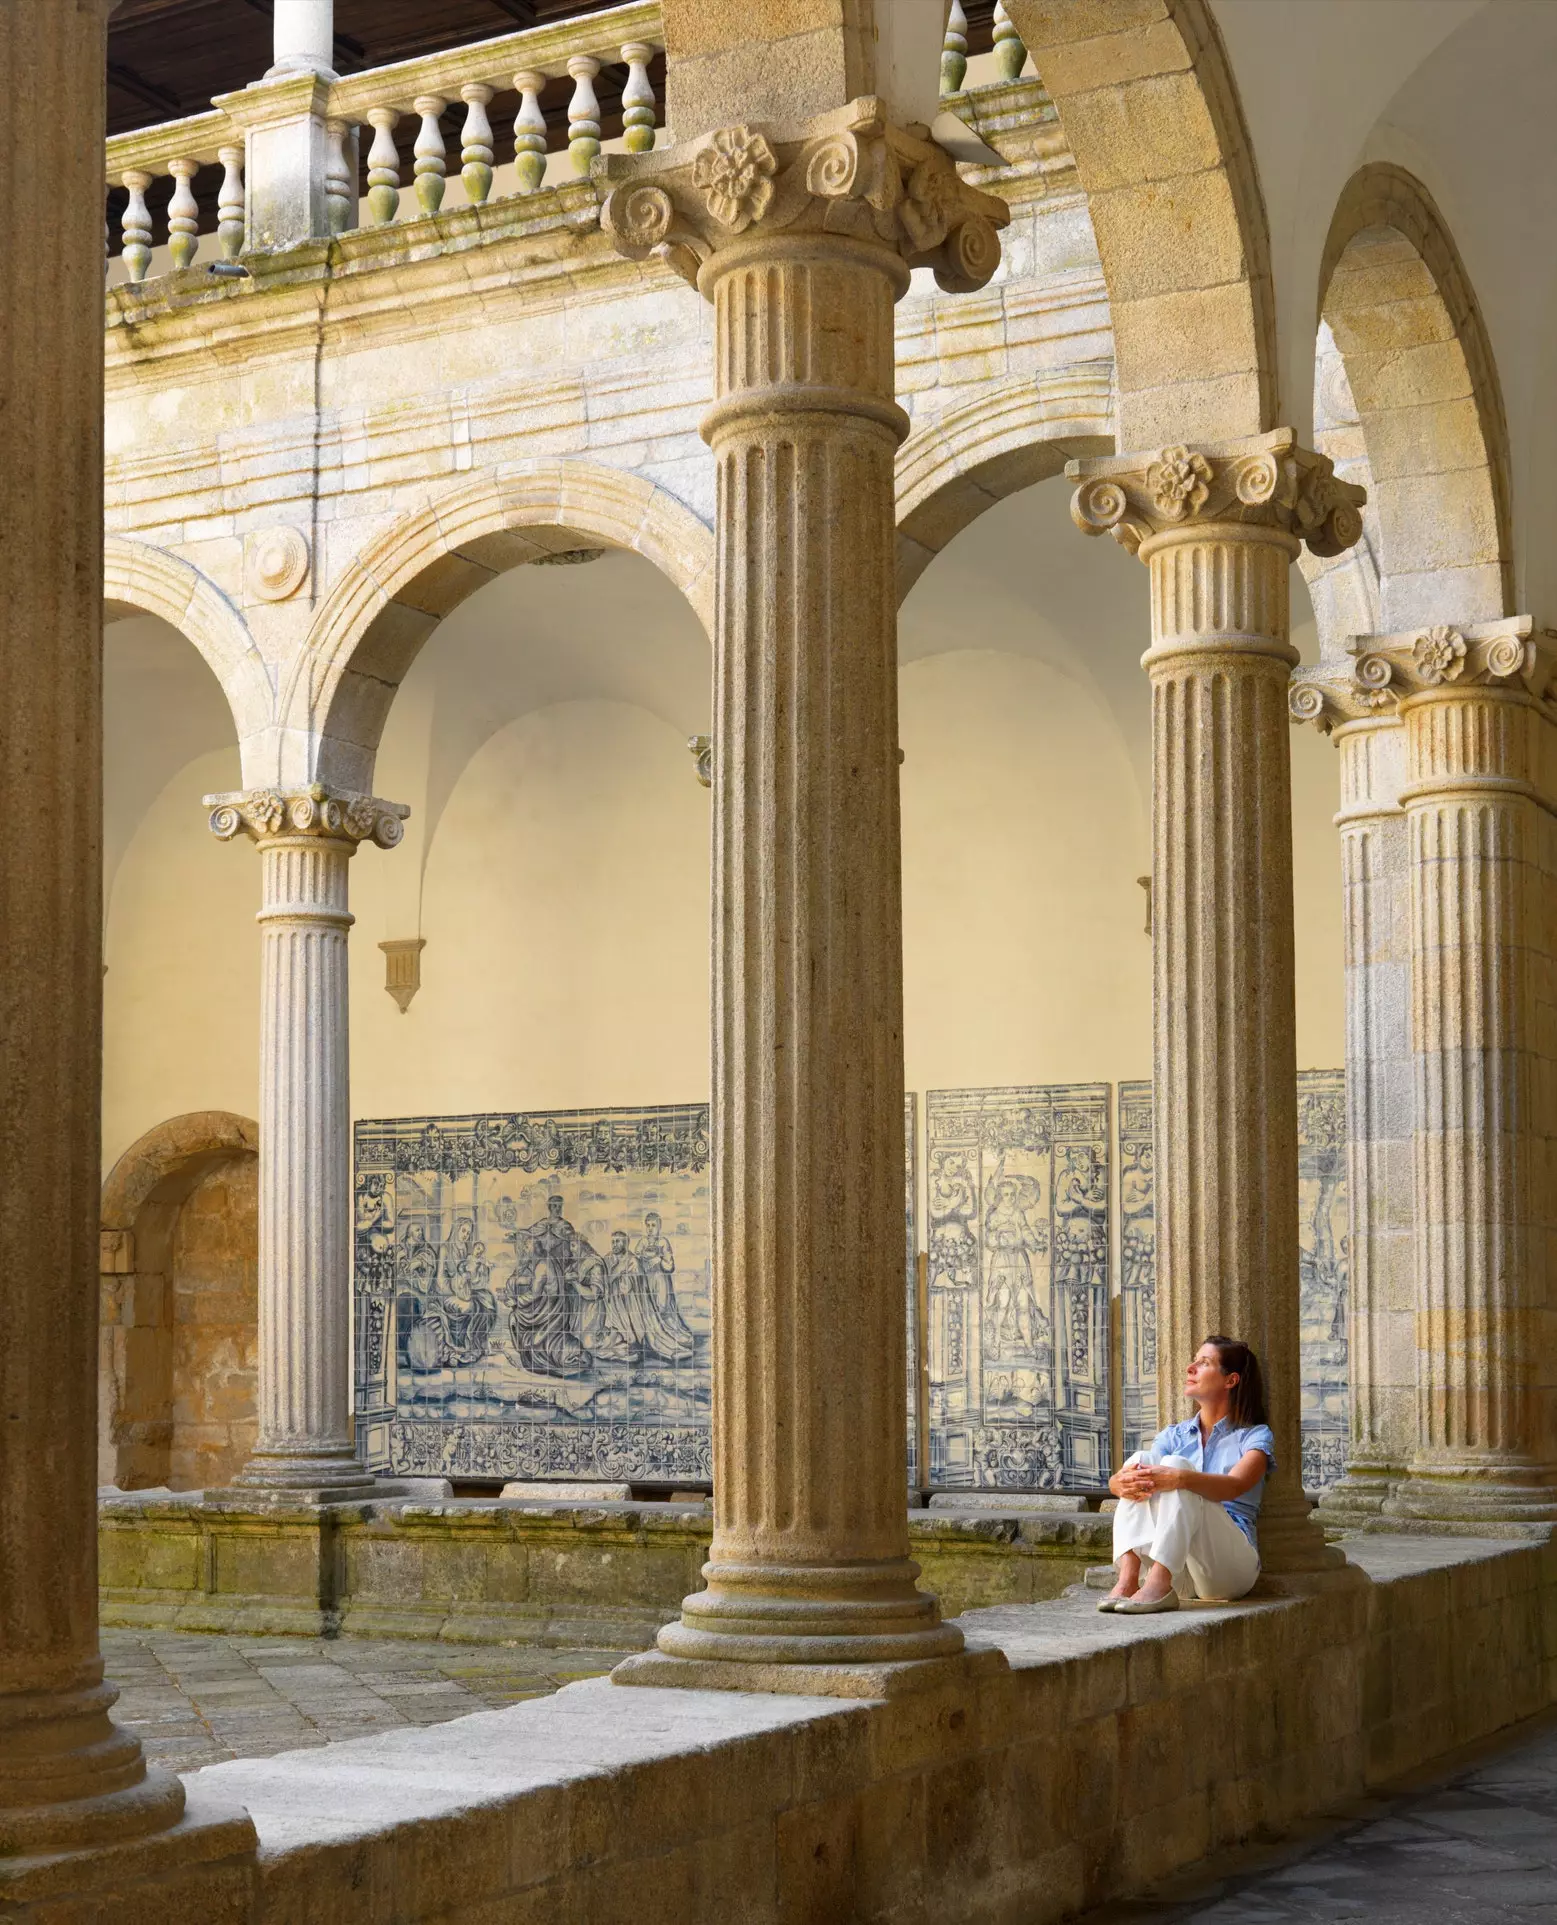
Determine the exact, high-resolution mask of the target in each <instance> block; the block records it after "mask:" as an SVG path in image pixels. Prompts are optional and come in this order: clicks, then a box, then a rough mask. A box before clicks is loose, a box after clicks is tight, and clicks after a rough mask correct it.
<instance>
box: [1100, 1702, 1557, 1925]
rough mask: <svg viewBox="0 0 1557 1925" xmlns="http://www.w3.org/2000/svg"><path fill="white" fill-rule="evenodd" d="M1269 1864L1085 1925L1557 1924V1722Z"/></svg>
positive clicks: (1546, 1720)
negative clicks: (1298, 1924) (1308, 1923)
mask: <svg viewBox="0 0 1557 1925" xmlns="http://www.w3.org/2000/svg"><path fill="white" fill-rule="evenodd" d="M1229 1715H1230V1716H1236V1710H1235V1709H1233V1708H1231V1707H1230V1708H1229ZM1260 1859H1261V1860H1262V1861H1263V1862H1259V1861H1254V1862H1251V1861H1252V1860H1253V1855H1252V1854H1249V1853H1244V1854H1240V1855H1239V1856H1238V1857H1237V1858H1236V1859H1232V1860H1228V1861H1226V1862H1225V1864H1224V1867H1223V1869H1221V1870H1220V1872H1219V1871H1218V1869H1217V1867H1216V1866H1214V1865H1210V1864H1207V1865H1202V1866H1199V1867H1196V1868H1195V1869H1194V1870H1192V1871H1190V1872H1188V1873H1186V1874H1184V1875H1183V1876H1182V1877H1180V1878H1177V1879H1175V1880H1174V1881H1173V1882H1172V1884H1171V1885H1168V1886H1165V1887H1164V1888H1162V1890H1161V1891H1160V1892H1159V1893H1158V1894H1157V1895H1155V1896H1153V1897H1147V1898H1139V1899H1132V1900H1129V1901H1127V1902H1124V1903H1121V1904H1117V1905H1109V1906H1105V1907H1104V1908H1103V1909H1101V1910H1099V1911H1095V1912H1091V1913H1089V1914H1088V1915H1087V1917H1086V1918H1085V1919H1083V1920H1080V1921H1078V1925H1293V1921H1295V1920H1299V1919H1302V1920H1313V1921H1319V1920H1330V1919H1366V1920H1367V1921H1368V1925H1515V1921H1518V1925H1557V1716H1552V1715H1547V1716H1545V1717H1541V1718H1536V1719H1532V1720H1531V1721H1530V1723H1529V1724H1528V1725H1524V1726H1521V1727H1519V1728H1518V1730H1516V1731H1515V1732H1513V1733H1512V1734H1510V1735H1509V1736H1508V1737H1507V1738H1506V1739H1504V1740H1503V1741H1501V1742H1500V1743H1499V1744H1498V1745H1497V1747H1496V1749H1495V1750H1486V1751H1484V1752H1483V1753H1482V1754H1481V1755H1480V1756H1479V1757H1478V1758H1477V1759H1476V1760H1475V1761H1474V1762H1472V1763H1468V1764H1465V1765H1464V1766H1462V1768H1461V1769H1459V1770H1457V1771H1454V1772H1453V1773H1452V1775H1450V1776H1448V1777H1446V1778H1443V1779H1439V1780H1436V1781H1430V1782H1429V1783H1427V1784H1426V1785H1425V1786H1424V1787H1423V1788H1421V1789H1419V1790H1413V1791H1408V1792H1405V1793H1402V1794H1401V1795H1400V1796H1398V1797H1394V1798H1387V1799H1375V1800H1370V1801H1369V1804H1368V1806H1367V1807H1366V1808H1364V1809H1362V1810H1360V1811H1359V1812H1358V1813H1357V1814H1354V1816H1353V1817H1352V1819H1351V1820H1350V1821H1349V1822H1347V1821H1338V1822H1337V1823H1335V1824H1334V1825H1332V1826H1331V1827H1330V1828H1329V1830H1328V1832H1327V1834H1326V1835H1324V1836H1323V1837H1321V1838H1319V1839H1317V1840H1316V1838H1315V1837H1314V1835H1313V1832H1312V1830H1311V1831H1310V1835H1309V1836H1308V1838H1307V1839H1306V1841H1305V1842H1302V1843H1292V1844H1288V1845H1285V1846H1282V1847H1276V1848H1270V1849H1268V1850H1267V1851H1266V1852H1264V1853H1263V1854H1261V1855H1260ZM1239 1866H1241V1867H1242V1869H1239V1868H1238V1867H1239Z"/></svg>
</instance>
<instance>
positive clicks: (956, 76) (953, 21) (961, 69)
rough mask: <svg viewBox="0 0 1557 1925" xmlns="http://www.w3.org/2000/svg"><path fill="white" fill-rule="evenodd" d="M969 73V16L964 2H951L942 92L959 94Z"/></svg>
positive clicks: (942, 52) (947, 18) (943, 56)
mask: <svg viewBox="0 0 1557 1925" xmlns="http://www.w3.org/2000/svg"><path fill="white" fill-rule="evenodd" d="M967 71H968V16H967V15H966V14H965V13H964V12H963V10H962V0H951V7H950V10H949V11H948V13H947V15H946V38H945V40H944V41H943V42H942V47H941V92H942V93H943V94H955V93H959V92H960V91H961V89H962V83H963V80H964V79H965V77H966V75H967Z"/></svg>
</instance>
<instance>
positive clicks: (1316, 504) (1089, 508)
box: [1065, 428, 1368, 557]
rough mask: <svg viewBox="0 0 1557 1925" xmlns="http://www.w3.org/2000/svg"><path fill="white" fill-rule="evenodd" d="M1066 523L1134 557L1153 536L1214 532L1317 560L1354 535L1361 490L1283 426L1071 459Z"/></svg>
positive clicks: (1358, 521)
mask: <svg viewBox="0 0 1557 1925" xmlns="http://www.w3.org/2000/svg"><path fill="white" fill-rule="evenodd" d="M1065 473H1066V475H1067V476H1068V477H1069V479H1071V480H1072V481H1075V482H1077V483H1078V484H1079V485H1078V487H1077V489H1076V492H1075V494H1074V495H1073V496H1072V497H1071V504H1070V512H1071V519H1072V520H1073V521H1074V522H1075V524H1076V526H1077V527H1078V528H1079V529H1080V530H1081V532H1082V533H1083V534H1085V535H1112V536H1113V538H1114V540H1115V541H1117V542H1118V543H1119V544H1120V546H1121V547H1122V548H1126V549H1128V550H1129V552H1130V553H1131V554H1132V555H1133V554H1136V553H1138V551H1139V550H1140V547H1141V544H1142V543H1143V542H1144V541H1147V540H1149V539H1150V538H1151V537H1152V536H1154V535H1162V534H1166V533H1168V532H1170V531H1171V530H1174V529H1181V528H1182V529H1188V528H1196V527H1210V526H1213V525H1216V524H1219V523H1220V524H1224V525H1225V524H1228V523H1232V524H1234V525H1243V526H1249V527H1260V528H1272V529H1278V530H1280V531H1281V532H1283V533H1285V534H1288V535H1292V536H1294V537H1295V538H1296V539H1297V540H1299V541H1302V542H1304V543H1306V544H1307V546H1308V547H1309V549H1311V550H1312V552H1313V553H1314V554H1316V555H1321V556H1326V557H1328V556H1332V555H1339V554H1342V553H1344V551H1345V550H1346V549H1348V548H1350V547H1351V546H1352V544H1353V543H1354V542H1356V541H1357V540H1358V538H1359V537H1360V536H1361V534H1362V507H1363V503H1364V502H1365V501H1366V500H1367V498H1368V495H1367V490H1366V489H1364V488H1359V487H1358V486H1357V485H1356V483H1355V482H1350V481H1341V480H1340V479H1338V477H1337V476H1336V473H1335V469H1334V466H1333V465H1332V463H1331V461H1330V459H1329V457H1328V456H1327V455H1322V454H1316V453H1315V452H1314V451H1313V450H1312V449H1310V448H1301V447H1299V446H1298V443H1297V437H1296V435H1294V434H1293V432H1292V430H1291V429H1290V428H1277V429H1275V430H1274V431H1273V432H1272V433H1270V434H1263V435H1251V436H1249V437H1248V438H1247V439H1245V440H1241V441H1225V442H1219V443H1212V444H1204V445H1201V446H1198V447H1187V446H1180V447H1173V448H1158V449H1155V450H1153V451H1152V452H1150V453H1146V454H1128V455H1104V456H1100V457H1097V458H1095V459H1092V460H1086V461H1072V462H1068V463H1067V464H1066V468H1065Z"/></svg>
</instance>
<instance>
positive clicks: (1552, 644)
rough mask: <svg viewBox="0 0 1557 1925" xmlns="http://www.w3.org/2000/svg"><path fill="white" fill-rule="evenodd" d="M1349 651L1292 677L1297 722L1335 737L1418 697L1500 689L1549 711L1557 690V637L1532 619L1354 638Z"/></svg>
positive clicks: (1516, 617)
mask: <svg viewBox="0 0 1557 1925" xmlns="http://www.w3.org/2000/svg"><path fill="white" fill-rule="evenodd" d="M1346 654H1347V658H1348V660H1347V663H1346V664H1342V663H1339V662H1320V663H1317V664H1315V665H1314V666H1312V667H1309V668H1300V669H1297V670H1295V671H1294V672H1293V676H1292V688H1291V692H1290V694H1289V696H1288V706H1289V707H1290V709H1291V711H1292V717H1293V720H1294V721H1298V722H1312V723H1314V724H1315V726H1316V727H1317V728H1319V729H1320V730H1321V731H1322V732H1323V733H1324V734H1326V735H1328V734H1329V733H1330V731H1331V729H1333V728H1336V727H1338V726H1339V725H1340V724H1342V723H1345V722H1356V721H1362V720H1365V719H1369V718H1372V719H1386V718H1388V717H1390V716H1392V715H1394V714H1396V713H1397V712H1398V711H1399V708H1400V705H1401V704H1402V703H1403V702H1408V701H1410V700H1411V698H1412V697H1414V696H1420V695H1426V694H1438V695H1453V694H1465V693H1469V692H1470V691H1472V690H1481V689H1497V690H1501V691H1502V692H1504V693H1505V694H1513V695H1523V696H1527V697H1529V698H1530V699H1531V700H1532V701H1534V702H1537V703H1540V704H1541V705H1542V706H1543V707H1544V708H1550V707H1551V705H1552V700H1553V695H1554V690H1557V635H1553V634H1552V633H1551V632H1550V631H1549V630H1545V629H1541V630H1537V629H1536V626H1535V623H1534V621H1533V620H1532V618H1531V617H1530V616H1528V615H1509V616H1506V617H1504V618H1503V619H1502V620H1501V621H1495V622H1467V623H1466V624H1465V625H1464V626H1463V627H1459V628H1455V627H1452V626H1450V625H1449V624H1448V623H1439V624H1437V625H1435V626H1430V627H1426V628H1410V629H1404V630H1401V631H1400V632H1398V633H1396V634H1390V635H1354V636H1352V637H1351V639H1350V640H1349V641H1348V642H1347V644H1346Z"/></svg>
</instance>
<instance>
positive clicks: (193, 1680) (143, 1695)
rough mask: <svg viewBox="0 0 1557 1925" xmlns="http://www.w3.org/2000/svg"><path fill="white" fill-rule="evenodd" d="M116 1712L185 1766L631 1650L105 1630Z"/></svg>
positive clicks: (401, 1714)
mask: <svg viewBox="0 0 1557 1925" xmlns="http://www.w3.org/2000/svg"><path fill="white" fill-rule="evenodd" d="M102 1636H103V1657H104V1661H105V1663H106V1665H107V1670H108V1677H109V1680H110V1682H111V1683H113V1684H116V1685H118V1687H119V1692H120V1696H119V1703H118V1705H117V1706H116V1707H115V1712H114V1715H115V1717H117V1718H118V1719H119V1720H120V1722H121V1723H123V1724H125V1725H127V1726H128V1727H129V1728H130V1730H132V1731H133V1732H134V1733H135V1734H136V1736H137V1737H138V1738H139V1739H140V1740H141V1743H142V1745H143V1746H144V1748H145V1751H146V1755H147V1757H148V1758H149V1759H151V1760H153V1761H154V1762H155V1763H157V1764H160V1765H165V1766H167V1767H168V1768H169V1769H170V1770H173V1771H192V1770H194V1769H195V1767H196V1766H197V1765H212V1764H216V1763H217V1762H218V1761H219V1760H221V1759H224V1758H268V1757H270V1756H271V1755H272V1754H273V1753H275V1752H278V1751H295V1750H297V1749H298V1748H299V1747H301V1746H303V1745H323V1744H330V1743H331V1742H333V1741H334V1740H335V1739H337V1738H360V1737H362V1736H363V1735H364V1734H365V1733H367V1732H370V1731H390V1730H393V1729H395V1728H396V1727H398V1726H402V1725H424V1724H442V1723H443V1721H444V1720H445V1719H446V1718H459V1717H463V1716H464V1714H465V1713H466V1712H467V1711H484V1710H487V1709H489V1708H490V1707H492V1706H495V1705H504V1704H515V1703H517V1702H518V1700H519V1699H521V1698H535V1697H543V1696H545V1695H546V1694H547V1693H548V1692H551V1691H555V1690H556V1689H557V1687H558V1686H559V1685H563V1684H569V1683H571V1682H572V1681H573V1680H574V1679H575V1678H593V1677H598V1676H599V1674H600V1673H601V1672H602V1671H609V1670H610V1668H611V1666H612V1665H613V1664H615V1663H616V1661H617V1659H618V1658H620V1657H622V1656H624V1655H625V1654H624V1653H623V1652H620V1651H552V1650H547V1649H544V1648H542V1647H538V1646H505V1645H455V1644H438V1643H434V1642H426V1643H407V1642H396V1641H392V1640H389V1639H384V1638H332V1639H330V1640H328V1641H324V1640H321V1639H319V1638H237V1637H206V1636H202V1635H199V1634H196V1633H193V1632H184V1631H123V1630H113V1629H109V1628H107V1627H105V1628H104V1630H103V1634H102Z"/></svg>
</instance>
